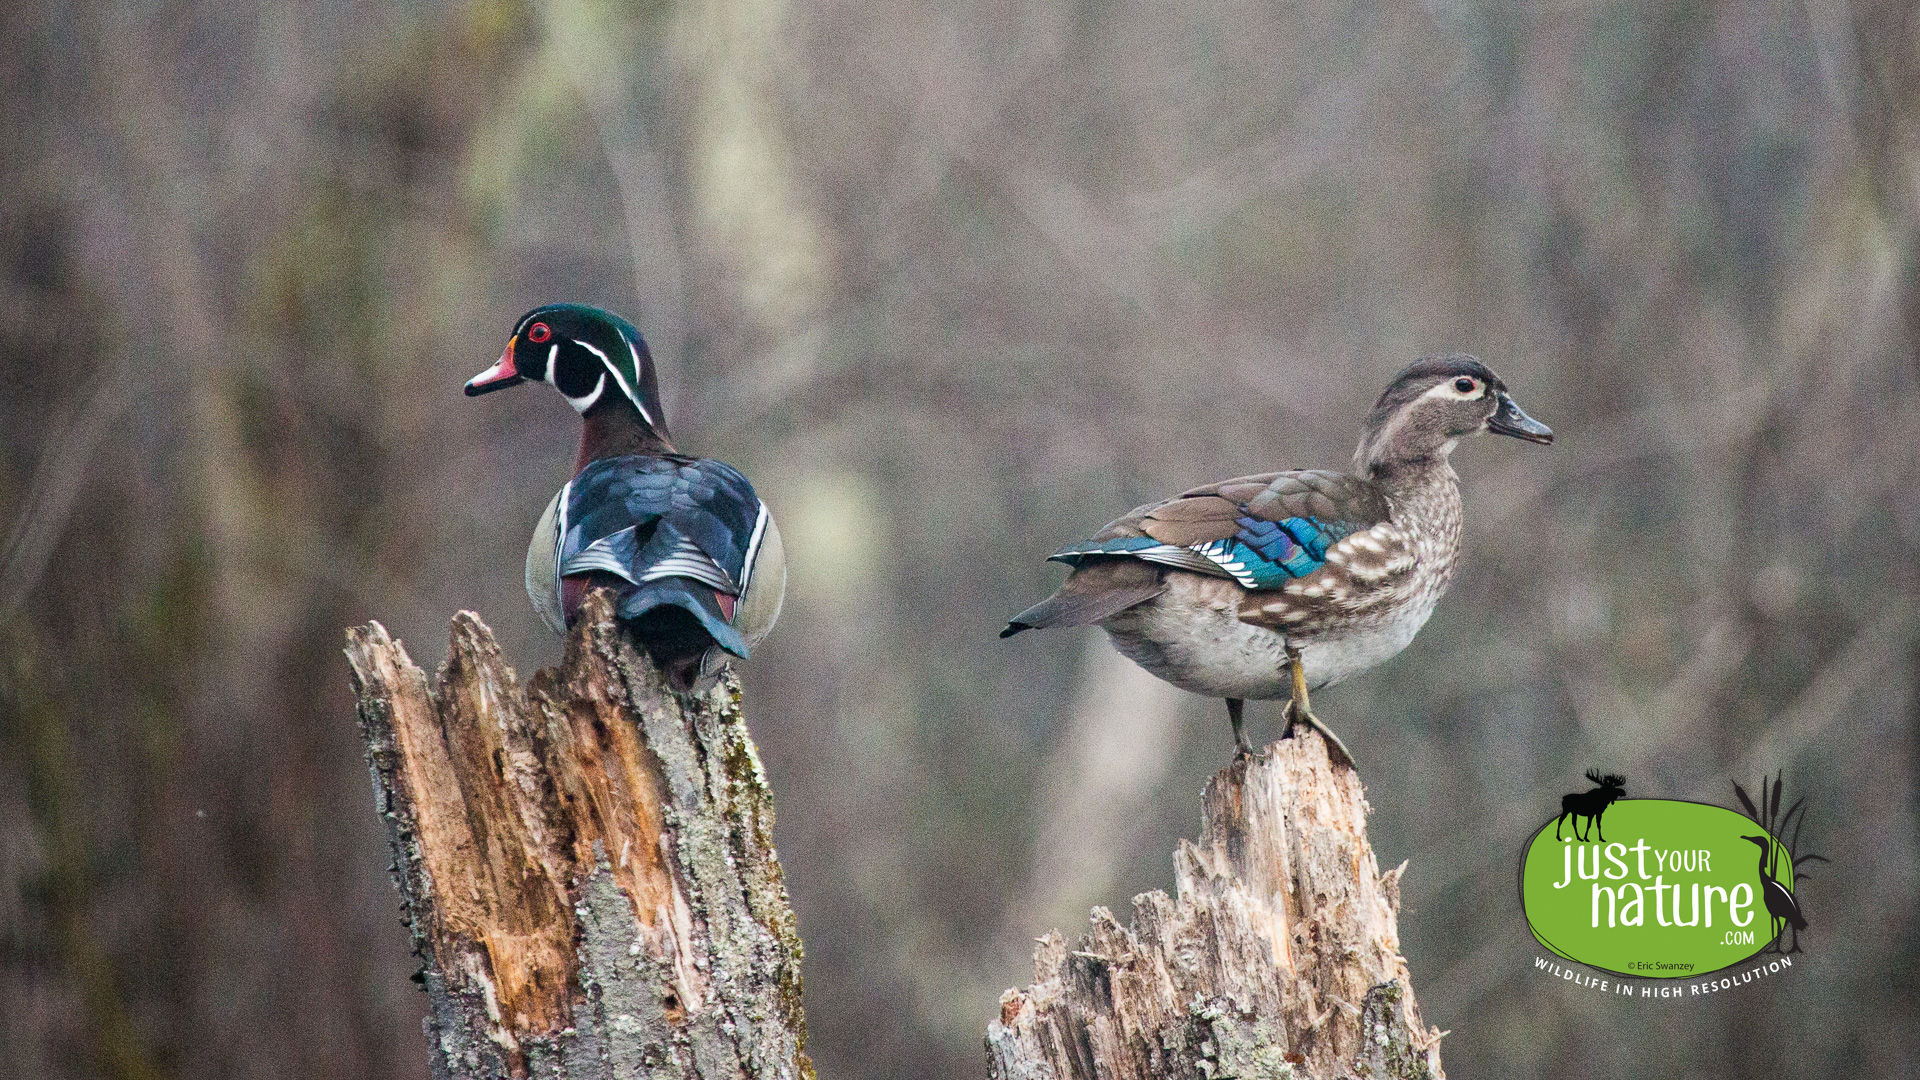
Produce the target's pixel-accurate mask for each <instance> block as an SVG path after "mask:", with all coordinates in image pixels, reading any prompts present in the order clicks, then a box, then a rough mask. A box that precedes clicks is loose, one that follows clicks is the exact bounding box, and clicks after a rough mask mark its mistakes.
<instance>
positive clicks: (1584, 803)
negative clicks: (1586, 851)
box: [1553, 769, 1627, 844]
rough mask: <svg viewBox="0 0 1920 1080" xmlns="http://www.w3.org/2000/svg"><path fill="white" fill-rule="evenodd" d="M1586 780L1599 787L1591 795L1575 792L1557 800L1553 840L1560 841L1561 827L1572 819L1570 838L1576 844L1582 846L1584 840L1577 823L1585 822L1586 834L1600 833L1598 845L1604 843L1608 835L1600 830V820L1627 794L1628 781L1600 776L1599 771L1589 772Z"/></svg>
mask: <svg viewBox="0 0 1920 1080" xmlns="http://www.w3.org/2000/svg"><path fill="white" fill-rule="evenodd" d="M1587 779H1589V780H1591V781H1593V782H1594V783H1595V784H1597V785H1599V786H1598V787H1595V788H1594V789H1593V790H1592V791H1576V792H1574V793H1572V794H1571V795H1563V796H1561V797H1560V816H1559V817H1557V818H1554V819H1553V838H1554V839H1555V840H1558V839H1560V823H1561V822H1563V821H1565V820H1567V819H1568V818H1572V819H1573V835H1574V838H1575V839H1576V840H1579V841H1580V842H1581V843H1585V842H1586V840H1587V838H1586V837H1585V836H1583V835H1581V832H1580V819H1581V818H1585V819H1586V821H1587V831H1588V832H1593V833H1599V835H1600V842H1601V843H1603V844H1604V843H1606V842H1607V834H1606V833H1605V832H1604V831H1602V830H1601V828H1600V817H1601V815H1602V814H1605V813H1606V812H1607V807H1609V806H1612V805H1613V804H1614V803H1615V802H1616V801H1617V800H1619V799H1620V798H1621V797H1622V796H1624V795H1626V793H1627V781H1626V779H1625V778H1623V777H1619V776H1613V775H1607V776H1601V775H1600V770H1599V769H1588V770H1587Z"/></svg>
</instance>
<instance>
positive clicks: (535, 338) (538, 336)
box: [527, 322, 553, 345]
mask: <svg viewBox="0 0 1920 1080" xmlns="http://www.w3.org/2000/svg"><path fill="white" fill-rule="evenodd" d="M552 336H553V331H552V330H549V329H548V328H547V324H546V323H543V322H537V323H534V324H533V325H532V326H529V327H527V340H528V341H531V342H533V343H534V344H535V345H545V344H546V343H547V339H548V338H550V337H552Z"/></svg>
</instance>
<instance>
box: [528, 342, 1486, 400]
mask: <svg viewBox="0 0 1920 1080" xmlns="http://www.w3.org/2000/svg"><path fill="white" fill-rule="evenodd" d="M533 340H535V341H544V340H546V339H544V338H534V339H533ZM1477 385H1479V384H1477V383H1475V382H1474V381H1473V380H1472V379H1455V380H1453V388H1454V389H1455V390H1458V391H1460V392H1461V393H1463V394H1471V393H1473V389H1474V387H1475V386H1477Z"/></svg>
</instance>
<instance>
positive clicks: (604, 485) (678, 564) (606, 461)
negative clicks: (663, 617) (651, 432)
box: [559, 456, 765, 595]
mask: <svg viewBox="0 0 1920 1080" xmlns="http://www.w3.org/2000/svg"><path fill="white" fill-rule="evenodd" d="M566 511H567V515H566V519H565V520H566V532H565V534H564V535H563V536H562V537H561V539H560V552H559V566H560V573H562V574H574V573H582V572H585V571H588V570H600V571H604V572H606V573H610V574H613V575H615V576H617V577H621V578H624V579H626V580H627V581H629V582H632V583H633V584H636V585H638V584H641V583H643V582H647V581H655V580H660V579H662V578H666V577H689V578H693V579H694V580H696V581H701V582H703V583H705V584H708V585H711V586H713V587H714V588H716V589H718V590H720V591H721V592H725V593H729V594H734V595H738V594H739V593H741V592H743V591H744V590H745V588H746V586H747V578H748V575H749V570H750V566H751V558H752V555H753V549H754V546H755V544H756V542H757V541H758V538H759V537H760V535H761V533H762V531H763V530H764V529H765V511H764V507H763V506H762V504H761V502H760V499H759V497H758V496H757V495H755V494H754V491H753V485H752V484H750V483H748V482H747V478H746V477H744V476H741V475H740V473H739V472H738V471H736V470H735V469H734V468H733V467H732V466H729V465H727V464H725V463H723V462H719V461H713V460H710V459H706V458H682V457H677V456H676V457H639V456H634V457H617V458H603V459H601V460H599V461H595V462H593V463H592V464H590V465H588V466H587V467H586V468H585V469H582V470H581V471H580V474H579V475H578V476H575V477H574V478H573V483H571V484H570V485H568V490H567V506H566Z"/></svg>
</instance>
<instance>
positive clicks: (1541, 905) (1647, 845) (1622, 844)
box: [1520, 795, 1793, 979]
mask: <svg viewBox="0 0 1920 1080" xmlns="http://www.w3.org/2000/svg"><path fill="white" fill-rule="evenodd" d="M1578 798H1579V796H1569V799H1570V800H1577V799H1578ZM1592 808H1597V809H1599V810H1600V811H1601V813H1600V814H1599V815H1597V816H1587V817H1585V818H1584V820H1583V817H1582V815H1583V814H1584V811H1585V810H1586V809H1592ZM1556 834H1557V835H1556ZM1792 894H1793V859H1792V857H1791V856H1790V855H1789V854H1787V851H1786V848H1785V846H1784V845H1782V844H1781V843H1780V841H1779V840H1777V839H1776V838H1774V837H1773V836H1772V835H1771V834H1769V833H1768V832H1766V830H1764V829H1762V828H1761V827H1760V826H1759V825H1758V824H1756V823H1755V822H1754V821H1753V820H1752V819H1750V818H1748V817H1745V816H1743V815H1741V814H1739V813H1736V812H1735V811H1732V810H1728V809H1725V808H1723V807H1718V806H1709V805H1707V804H1705V803H1695V802H1679V801H1675V800H1670V799H1624V798H1618V797H1617V795H1616V796H1615V798H1614V799H1611V800H1607V801H1606V802H1605V803H1603V804H1599V805H1598V806H1597V807H1584V806H1579V805H1573V806H1570V807H1569V808H1568V812H1567V813H1565V814H1563V815H1561V817H1559V818H1557V819H1555V820H1553V821H1549V822H1547V823H1546V824H1545V825H1543V826H1541V827H1540V831H1539V832H1537V833H1535V834H1534V837H1533V839H1532V841H1531V842H1529V843H1528V845H1527V852H1526V858H1525V861H1524V862H1523V863H1522V864H1521V870H1520V902H1521V906H1522V907H1523V908H1524V909H1525V911H1526V916H1527V925H1528V926H1529V927H1530V928H1531V929H1532V930H1533V936H1534V937H1535V938H1536V939H1537V940H1538V941H1539V942H1540V944H1542V945H1544V946H1546V947H1547V948H1548V949H1551V950H1553V952H1554V953H1556V954H1558V955H1559V956H1561V957H1563V958H1565V959H1568V960H1573V961H1576V962H1578V963H1582V964H1586V965H1588V966H1589V967H1594V968H1598V969H1600V970H1602V971H1609V972H1613V973H1615V974H1619V975H1632V976H1638V977H1641V978H1654V979H1683V978H1688V977H1690V976H1694V975H1704V974H1706V973H1708V972H1710V971H1718V970H1720V969H1721V968H1725V967H1730V966H1732V965H1734V964H1738V963H1739V962H1741V961H1742V960H1745V959H1747V958H1748V957H1751V956H1753V955H1754V954H1755V953H1758V952H1759V951H1761V950H1762V949H1764V948H1766V947H1767V946H1768V945H1770V944H1772V943H1773V941H1774V939H1775V938H1776V937H1777V936H1778V935H1779V933H1780V930H1781V928H1782V926H1783V925H1784V924H1785V923H1786V921H1787V919H1786V917H1784V916H1782V915H1781V914H1779V913H1778V909H1780V908H1781V897H1782V896H1783V895H1784V896H1785V897H1786V898H1787V903H1789V904H1790V903H1791V898H1792ZM1769 895H1771V896H1772V897H1773V902H1772V904H1771V905H1769V902H1768V897H1769ZM1770 907H1771V908H1772V909H1773V910H1770Z"/></svg>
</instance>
